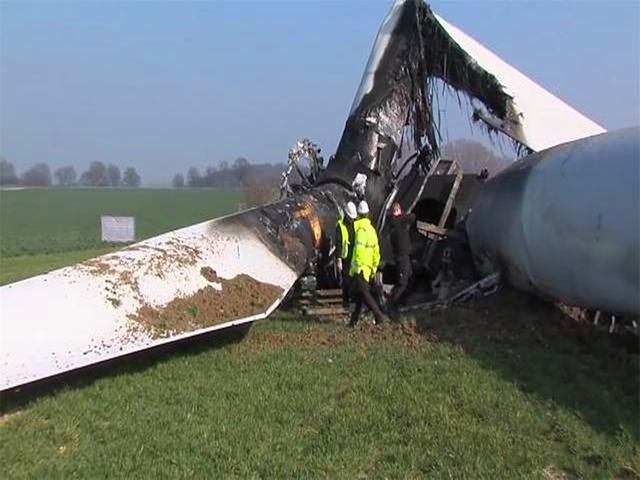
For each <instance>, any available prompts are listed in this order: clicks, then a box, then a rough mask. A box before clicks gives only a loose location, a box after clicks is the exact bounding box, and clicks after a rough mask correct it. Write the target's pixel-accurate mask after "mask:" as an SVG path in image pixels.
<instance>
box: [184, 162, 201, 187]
mask: <svg viewBox="0 0 640 480" xmlns="http://www.w3.org/2000/svg"><path fill="white" fill-rule="evenodd" d="M201 183H202V175H200V170H198V167H191V168H190V169H189V170H188V171H187V184H188V185H189V186H190V187H199V186H200V185H201Z"/></svg>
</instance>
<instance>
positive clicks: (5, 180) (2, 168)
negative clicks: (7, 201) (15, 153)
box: [0, 158, 20, 185]
mask: <svg viewBox="0 0 640 480" xmlns="http://www.w3.org/2000/svg"><path fill="white" fill-rule="evenodd" d="M19 182H20V180H19V179H18V175H16V169H15V167H14V166H13V163H11V162H9V161H8V160H7V159H6V158H0V185H16V184H17V183H19Z"/></svg>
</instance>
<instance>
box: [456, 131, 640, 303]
mask: <svg viewBox="0 0 640 480" xmlns="http://www.w3.org/2000/svg"><path fill="white" fill-rule="evenodd" d="M639 165H640V128H638V127H634V128H629V129H624V130H618V131H615V132H609V133H604V134H601V135H596V136H593V137H589V138H586V139H582V140H577V141H574V142H570V143H567V144H563V145H559V146H557V147H553V148H551V149H549V150H545V151H543V152H540V153H537V154H534V155H530V156H528V157H526V158H524V159H522V160H520V161H518V162H516V163H515V164H514V165H512V166H511V167H509V168H508V169H506V170H505V171H503V172H501V173H500V174H499V175H497V176H496V177H495V178H493V179H492V180H490V181H489V182H487V184H486V187H485V188H484V189H483V191H482V193H481V194H480V196H479V198H478V200H477V202H476V204H475V206H474V209H473V211H472V212H471V214H470V215H469V218H468V223H467V231H468V234H469V240H470V243H471V249H472V251H473V253H474V255H475V258H476V261H477V264H478V266H479V268H480V270H482V271H483V272H485V273H488V272H489V271H495V270H500V271H502V272H503V274H504V275H505V276H506V278H507V280H508V281H509V282H510V283H511V284H513V285H514V286H515V287H517V288H521V289H525V290H528V291H530V292H533V293H535V294H538V295H540V296H542V297H544V298H548V299H554V300H558V301H561V302H564V303H566V304H569V305H576V306H581V307H585V308H590V309H594V310H603V311H606V312H611V313H616V314H620V315H638V313H639V312H640V254H639V250H640V192H639V188H640V187H639V185H640V168H639Z"/></svg>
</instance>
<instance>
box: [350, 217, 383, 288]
mask: <svg viewBox="0 0 640 480" xmlns="http://www.w3.org/2000/svg"><path fill="white" fill-rule="evenodd" d="M353 230H354V232H355V238H354V242H353V255H352V257H351V269H350V270H349V275H350V276H352V277H353V276H355V275H358V274H360V273H362V276H363V277H364V279H365V280H366V281H367V282H368V281H370V279H371V277H372V276H373V275H374V274H375V273H376V270H377V269H378V265H379V264H380V246H379V244H378V233H377V232H376V229H375V228H374V227H373V225H371V220H369V219H368V218H367V217H364V218H359V219H358V220H356V221H355V222H353Z"/></svg>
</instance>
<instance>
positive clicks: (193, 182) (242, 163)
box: [171, 157, 286, 188]
mask: <svg viewBox="0 0 640 480" xmlns="http://www.w3.org/2000/svg"><path fill="white" fill-rule="evenodd" d="M285 168H286V166H285V165H284V164H275V165H274V164H270V163H258V164H253V163H251V162H250V161H249V160H247V159H246V158H244V157H239V158H237V159H235V160H234V161H233V162H232V163H231V164H229V162H226V161H222V162H220V163H219V164H218V165H217V166H216V165H211V166H208V167H206V168H205V169H204V170H203V171H201V170H200V169H199V168H198V167H191V168H189V169H188V170H187V172H186V175H183V174H182V173H176V174H175V176H174V177H173V180H172V182H171V184H172V185H173V186H174V187H175V188H181V187H216V188H242V187H245V186H246V185H248V184H252V183H262V184H265V185H269V186H270V187H273V188H275V187H277V186H278V184H279V182H280V176H281V174H282V172H283V171H284V169H285Z"/></svg>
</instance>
